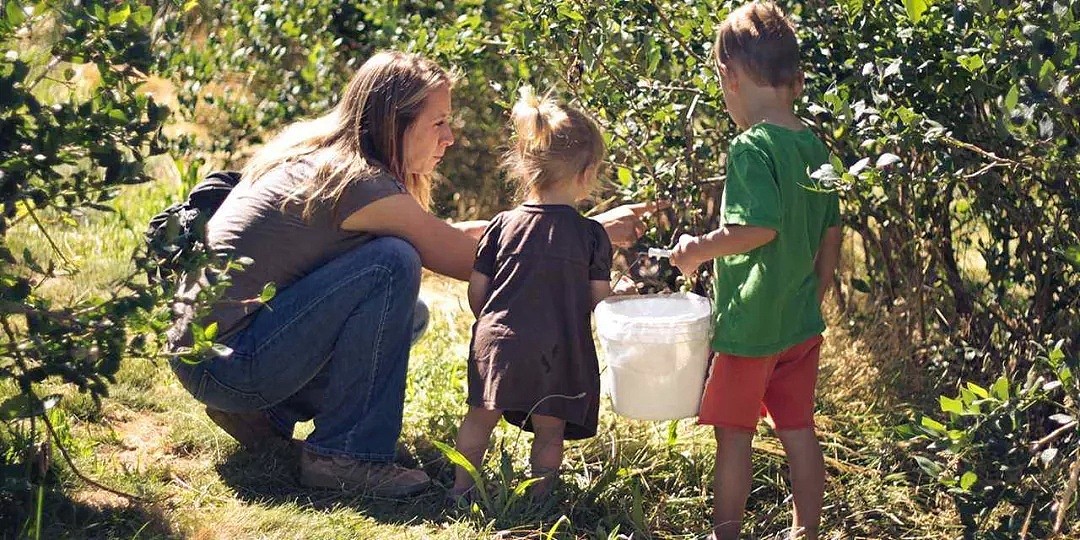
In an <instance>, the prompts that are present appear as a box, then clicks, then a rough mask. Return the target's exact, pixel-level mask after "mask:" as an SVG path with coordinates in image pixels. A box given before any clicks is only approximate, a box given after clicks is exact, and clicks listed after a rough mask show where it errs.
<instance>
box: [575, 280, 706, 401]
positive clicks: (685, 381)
mask: <svg viewBox="0 0 1080 540" xmlns="http://www.w3.org/2000/svg"><path fill="white" fill-rule="evenodd" d="M712 328H713V321H712V304H711V303H710V302H709V300H708V299H707V298H704V297H702V296H698V295H696V294H692V293H675V294H647V295H641V296H617V297H610V298H608V299H606V300H604V301H603V302H600V303H599V304H598V305H597V306H596V333H597V336H598V337H599V338H600V347H601V349H602V350H603V351H604V357H605V359H606V360H607V366H608V368H607V377H608V380H607V381H605V382H606V383H607V387H608V388H609V391H610V394H611V402H612V407H613V408H614V409H615V412H616V413H618V414H619V415H622V416H625V417H628V418H636V419H639V420H676V419H679V418H686V417H688V416H695V415H697V413H698V406H699V405H700V403H701V392H702V389H703V388H704V386H705V371H706V369H708V361H709V340H710V338H711V337H712Z"/></svg>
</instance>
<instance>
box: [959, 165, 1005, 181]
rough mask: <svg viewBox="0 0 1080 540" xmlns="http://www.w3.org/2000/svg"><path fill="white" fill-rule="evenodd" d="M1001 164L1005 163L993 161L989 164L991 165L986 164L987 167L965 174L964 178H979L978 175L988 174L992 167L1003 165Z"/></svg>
mask: <svg viewBox="0 0 1080 540" xmlns="http://www.w3.org/2000/svg"><path fill="white" fill-rule="evenodd" d="M1001 166H1003V164H1002V163H1001V162H997V161H995V162H994V163H991V164H989V165H987V166H985V167H983V168H981V169H979V170H977V171H975V172H973V173H970V174H965V175H963V176H962V178H963V179H965V180H971V179H972V178H978V177H980V176H982V175H984V174H986V173H987V172H988V171H989V170H990V169H993V168H994V167H1001Z"/></svg>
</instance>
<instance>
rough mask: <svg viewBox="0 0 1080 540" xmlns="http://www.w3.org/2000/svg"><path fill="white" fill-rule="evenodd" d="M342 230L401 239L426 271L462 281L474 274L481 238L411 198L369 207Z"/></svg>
mask: <svg viewBox="0 0 1080 540" xmlns="http://www.w3.org/2000/svg"><path fill="white" fill-rule="evenodd" d="M341 228H342V229H345V230H350V231H363V232H369V233H371V234H375V235H378V236H397V237H398V238H402V239H404V240H406V241H407V242H409V243H410V244H412V245H413V247H415V248H416V251H418V252H419V253H420V261H421V262H422V263H423V265H424V268H427V269H428V270H431V271H433V272H436V273H438V274H442V275H444V276H447V277H452V278H454V279H460V280H462V281H467V280H468V279H469V276H470V275H472V266H473V259H474V258H475V257H476V245H477V239H476V238H474V237H472V236H470V235H469V234H467V233H466V232H464V231H462V230H460V229H457V228H455V227H453V226H452V225H450V224H449V223H446V222H445V221H443V220H441V219H439V218H437V217H435V216H434V215H432V214H431V213H430V212H428V211H427V210H424V209H423V208H422V207H421V206H420V205H419V204H418V203H417V202H416V200H415V199H413V198H412V196H410V195H405V194H401V195H391V196H389V197H384V198H382V199H379V200H377V201H375V202H373V203H371V204H368V205H365V206H364V207H363V208H361V209H359V210H357V211H356V212H354V213H353V214H352V215H351V216H349V217H347V218H345V221H344V222H342V224H341Z"/></svg>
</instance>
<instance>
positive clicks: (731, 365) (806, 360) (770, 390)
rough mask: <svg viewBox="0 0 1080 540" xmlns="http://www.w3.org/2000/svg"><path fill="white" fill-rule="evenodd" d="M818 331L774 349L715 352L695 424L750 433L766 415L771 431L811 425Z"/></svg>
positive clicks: (819, 352) (817, 353)
mask: <svg viewBox="0 0 1080 540" xmlns="http://www.w3.org/2000/svg"><path fill="white" fill-rule="evenodd" d="M821 341H822V337H821V336H820V335H817V336H814V337H812V338H810V339H807V340H806V341H803V342H802V343H799V344H797V345H793V346H792V347H790V348H788V349H786V350H784V351H781V352H779V353H776V354H774V355H772V356H764V357H751V356H735V355H731V354H723V353H715V354H714V355H713V360H712V367H710V368H709V380H708V381H707V382H706V383H705V393H704V395H702V396H701V412H700V413H699V414H698V423H699V424H707V425H711V426H719V427H726V428H732V429H738V430H742V431H754V430H755V429H756V428H757V423H758V420H760V419H761V418H762V417H766V418H767V419H768V420H769V423H770V424H772V426H773V428H774V429H776V430H777V431H785V430H794V429H804V428H811V427H814V386H815V385H816V384H817V373H818V359H819V358H820V356H821Z"/></svg>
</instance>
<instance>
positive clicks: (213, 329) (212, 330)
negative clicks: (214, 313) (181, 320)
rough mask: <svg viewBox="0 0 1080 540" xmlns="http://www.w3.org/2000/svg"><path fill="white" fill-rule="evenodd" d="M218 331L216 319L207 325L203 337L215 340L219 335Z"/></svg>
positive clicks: (207, 339)
mask: <svg viewBox="0 0 1080 540" xmlns="http://www.w3.org/2000/svg"><path fill="white" fill-rule="evenodd" d="M217 331H218V324H217V322H216V321H215V322H212V323H210V324H208V325H206V328H205V329H204V330H203V334H202V335H203V339H205V340H206V341H214V338H216V337H217Z"/></svg>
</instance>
